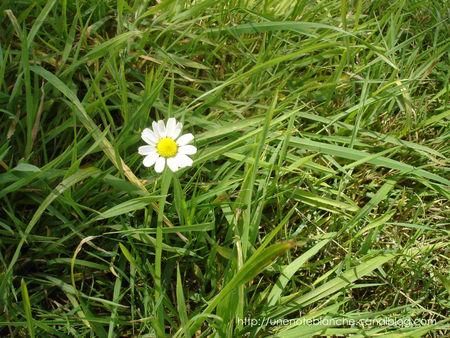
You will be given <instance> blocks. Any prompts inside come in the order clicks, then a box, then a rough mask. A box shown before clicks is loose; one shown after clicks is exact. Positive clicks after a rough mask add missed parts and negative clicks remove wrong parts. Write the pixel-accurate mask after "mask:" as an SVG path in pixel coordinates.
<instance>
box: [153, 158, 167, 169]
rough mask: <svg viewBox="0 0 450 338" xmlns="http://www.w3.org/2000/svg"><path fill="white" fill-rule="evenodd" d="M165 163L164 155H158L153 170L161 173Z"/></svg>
mask: <svg viewBox="0 0 450 338" xmlns="http://www.w3.org/2000/svg"><path fill="white" fill-rule="evenodd" d="M165 165H166V159H165V158H164V157H158V159H157V160H156V163H155V171H156V172H157V173H161V172H162V171H163V170H164V166H165Z"/></svg>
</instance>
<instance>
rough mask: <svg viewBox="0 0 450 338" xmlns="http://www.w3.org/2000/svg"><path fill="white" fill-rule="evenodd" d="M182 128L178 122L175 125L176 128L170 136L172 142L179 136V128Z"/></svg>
mask: <svg viewBox="0 0 450 338" xmlns="http://www.w3.org/2000/svg"><path fill="white" fill-rule="evenodd" d="M182 127H183V125H182V124H181V123H180V122H178V123H177V125H176V127H175V131H174V133H173V135H172V138H173V139H174V140H176V139H177V137H178V136H179V135H180V133H181V128H182Z"/></svg>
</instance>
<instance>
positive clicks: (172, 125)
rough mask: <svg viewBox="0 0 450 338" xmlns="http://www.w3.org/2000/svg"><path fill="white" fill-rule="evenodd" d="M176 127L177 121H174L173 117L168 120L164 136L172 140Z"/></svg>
mask: <svg viewBox="0 0 450 338" xmlns="http://www.w3.org/2000/svg"><path fill="white" fill-rule="evenodd" d="M176 127H177V120H175V119H174V118H173V117H171V118H170V119H168V120H167V125H166V136H167V137H170V138H173V134H175V130H176Z"/></svg>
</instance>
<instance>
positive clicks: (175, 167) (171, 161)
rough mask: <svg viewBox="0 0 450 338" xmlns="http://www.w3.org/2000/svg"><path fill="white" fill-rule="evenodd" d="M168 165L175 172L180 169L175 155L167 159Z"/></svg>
mask: <svg viewBox="0 0 450 338" xmlns="http://www.w3.org/2000/svg"><path fill="white" fill-rule="evenodd" d="M167 166H168V167H169V168H170V170H172V171H173V172H175V171H177V170H178V162H177V160H176V159H175V157H169V158H168V159H167Z"/></svg>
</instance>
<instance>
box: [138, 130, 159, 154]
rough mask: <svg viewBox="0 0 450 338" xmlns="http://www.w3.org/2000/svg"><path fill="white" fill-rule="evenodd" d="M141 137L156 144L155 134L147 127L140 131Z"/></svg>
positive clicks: (149, 142)
mask: <svg viewBox="0 0 450 338" xmlns="http://www.w3.org/2000/svg"><path fill="white" fill-rule="evenodd" d="M141 138H142V139H143V140H144V141H145V142H147V143H148V144H156V143H157V142H158V138H157V137H156V136H155V134H154V133H153V132H152V131H151V130H150V129H149V128H145V129H144V130H143V131H142V133H141ZM141 155H142V154H141Z"/></svg>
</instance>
